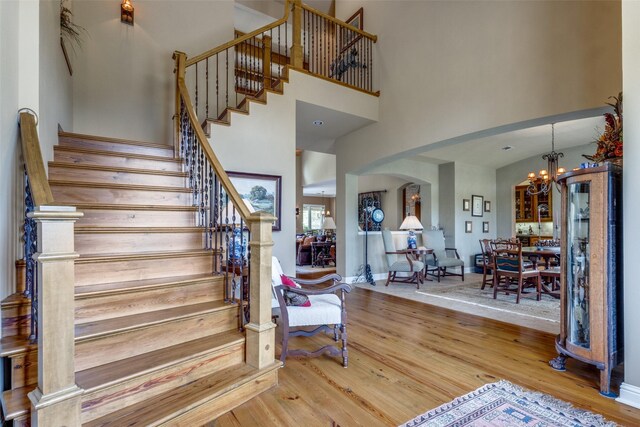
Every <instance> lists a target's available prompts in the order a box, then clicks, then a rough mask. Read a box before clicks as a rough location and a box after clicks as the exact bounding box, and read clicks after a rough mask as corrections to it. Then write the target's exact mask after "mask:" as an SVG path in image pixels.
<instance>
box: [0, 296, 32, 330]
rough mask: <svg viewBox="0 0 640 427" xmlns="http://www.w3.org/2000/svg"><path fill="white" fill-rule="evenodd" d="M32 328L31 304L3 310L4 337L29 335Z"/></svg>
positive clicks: (17, 305) (21, 304)
mask: <svg viewBox="0 0 640 427" xmlns="http://www.w3.org/2000/svg"><path fill="white" fill-rule="evenodd" d="M30 328H31V302H24V303H20V304H15V305H13V306H11V307H3V308H2V336H3V337H13V336H16V335H29V333H30V332H31V331H30Z"/></svg>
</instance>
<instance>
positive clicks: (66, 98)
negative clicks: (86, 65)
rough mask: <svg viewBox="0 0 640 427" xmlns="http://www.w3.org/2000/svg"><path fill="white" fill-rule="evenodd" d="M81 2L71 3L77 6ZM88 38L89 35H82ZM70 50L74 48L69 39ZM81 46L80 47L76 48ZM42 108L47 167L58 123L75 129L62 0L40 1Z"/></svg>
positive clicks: (40, 128) (40, 133) (41, 129)
mask: <svg viewBox="0 0 640 427" xmlns="http://www.w3.org/2000/svg"><path fill="white" fill-rule="evenodd" d="M76 3H78V0H76V2H75V3H71V2H68V4H67V6H68V7H71V8H72V9H73V7H74V5H75V4H76ZM82 37H83V39H85V40H86V38H87V37H86V36H85V35H83V36H82ZM66 46H67V51H68V52H69V54H72V52H73V48H72V46H70V44H69V43H68V42H66ZM76 49H77V48H76ZM39 51H40V64H39V66H40V84H39V96H40V110H39V126H38V136H39V138H40V148H41V150H42V157H43V159H44V164H45V167H47V162H48V161H50V160H53V146H54V145H56V144H57V143H58V124H60V125H61V126H62V128H63V129H65V130H70V129H72V128H73V111H72V110H73V108H72V107H73V94H72V87H71V84H72V76H71V75H70V74H69V70H68V69H67V64H66V62H65V59H64V55H63V53H62V48H61V47H60V2H59V1H57V0H40V46H39Z"/></svg>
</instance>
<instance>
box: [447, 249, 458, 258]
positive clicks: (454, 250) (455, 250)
mask: <svg viewBox="0 0 640 427" xmlns="http://www.w3.org/2000/svg"><path fill="white" fill-rule="evenodd" d="M444 250H445V251H453V252H455V253H456V258H458V259H460V254H459V253H458V250H457V249H456V248H444Z"/></svg>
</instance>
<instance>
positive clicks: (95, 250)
mask: <svg viewBox="0 0 640 427" xmlns="http://www.w3.org/2000/svg"><path fill="white" fill-rule="evenodd" d="M203 248H204V233H203V232H188V233H154V232H147V233H117V232H113V233H78V232H76V234H75V249H76V252H78V253H80V254H96V255H97V254H109V253H131V252H152V251H157V250H159V249H161V250H163V251H180V250H191V249H203Z"/></svg>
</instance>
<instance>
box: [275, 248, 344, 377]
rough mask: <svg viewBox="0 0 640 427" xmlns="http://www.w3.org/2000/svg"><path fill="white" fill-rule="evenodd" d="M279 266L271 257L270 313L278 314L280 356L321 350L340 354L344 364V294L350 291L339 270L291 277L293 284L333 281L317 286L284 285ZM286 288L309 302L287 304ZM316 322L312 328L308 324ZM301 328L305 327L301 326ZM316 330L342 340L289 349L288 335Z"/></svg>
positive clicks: (317, 353) (307, 334) (316, 353)
mask: <svg viewBox="0 0 640 427" xmlns="http://www.w3.org/2000/svg"><path fill="white" fill-rule="evenodd" d="M282 275H283V273H282V267H281V266H280V262H279V261H278V259H277V258H276V257H273V258H272V260H271V285H272V290H273V294H272V296H273V297H272V301H271V307H272V314H274V312H275V313H278V314H279V315H280V317H281V318H282V352H281V353H280V360H281V361H282V362H283V363H284V362H285V359H286V358H287V356H306V357H316V356H320V355H322V354H324V353H328V354H330V355H331V356H340V355H341V356H342V366H344V367H345V368H346V367H347V365H348V362H349V357H348V352H347V328H346V325H347V309H346V305H345V297H346V294H347V293H349V292H351V286H350V285H348V284H346V283H340V281H341V280H342V277H341V276H340V275H339V274H327V275H325V276H323V277H320V278H318V279H314V280H301V279H295V283H296V284H297V285H305V286H307V285H321V284H323V283H325V282H327V281H331V282H332V283H333V284H332V285H331V286H329V287H324V288H321V289H319V288H318V286H315V287H314V288H313V289H304V288H302V287H290V286H285V285H284V284H283V281H282ZM287 292H292V293H294V294H298V295H306V296H307V297H308V298H309V302H310V305H309V306H308V307H305V306H293V305H287V302H286V301H287V299H288V298H287V296H286V293H287ZM313 326H316V328H315V329H313V330H308V327H313ZM302 328H305V329H302ZM319 332H333V339H334V341H336V342H338V341H339V340H340V339H341V340H342V348H341V349H339V348H337V347H335V346H334V345H325V346H323V347H320V348H319V349H317V350H315V351H307V350H301V349H290V348H289V338H291V337H297V336H302V337H310V336H313V335H315V334H317V333H319Z"/></svg>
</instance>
